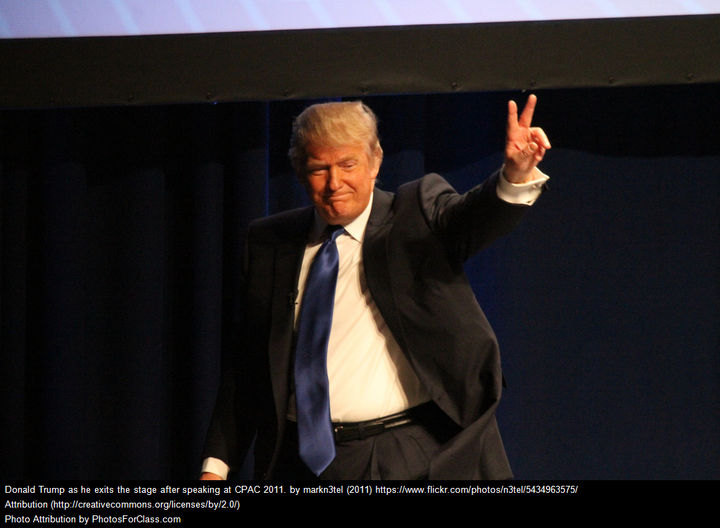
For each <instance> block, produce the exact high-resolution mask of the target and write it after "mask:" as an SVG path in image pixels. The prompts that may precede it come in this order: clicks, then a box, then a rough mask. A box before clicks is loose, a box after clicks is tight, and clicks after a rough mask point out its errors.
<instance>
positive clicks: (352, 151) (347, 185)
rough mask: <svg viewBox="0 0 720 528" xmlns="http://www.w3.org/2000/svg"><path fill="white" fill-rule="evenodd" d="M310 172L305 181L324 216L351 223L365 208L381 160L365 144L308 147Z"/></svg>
mask: <svg viewBox="0 0 720 528" xmlns="http://www.w3.org/2000/svg"><path fill="white" fill-rule="evenodd" d="M307 156H308V158H307V164H306V173H305V176H304V178H303V177H301V181H302V182H303V185H304V187H305V190H307V193H308V196H310V199H311V200H312V202H313V204H315V208H316V209H317V211H318V213H320V216H322V217H323V219H324V220H325V221H326V222H327V223H328V224H331V225H337V224H347V223H349V222H351V221H353V220H355V218H357V217H358V216H360V214H361V213H362V212H363V211H364V210H365V207H367V204H368V202H369V201H370V195H371V194H372V191H373V187H374V186H375V178H376V177H377V174H378V171H379V170H380V163H379V162H378V161H377V160H375V159H372V158H370V156H368V153H367V149H366V148H365V146H364V145H353V146H347V147H339V148H334V147H325V146H315V145H311V146H310V147H309V148H308V149H307Z"/></svg>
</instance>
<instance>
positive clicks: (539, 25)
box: [0, 15, 720, 108]
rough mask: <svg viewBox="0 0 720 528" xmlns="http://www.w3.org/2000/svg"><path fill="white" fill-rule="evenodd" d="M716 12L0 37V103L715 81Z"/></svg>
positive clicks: (719, 39) (718, 76) (718, 72)
mask: <svg viewBox="0 0 720 528" xmlns="http://www.w3.org/2000/svg"><path fill="white" fill-rule="evenodd" d="M718 50H720V16H717V15H712V16H683V17H656V18H629V19H603V20H574V21H559V22H558V21H553V22H536V23H535V22H532V23H528V22H522V23H507V24H468V25H447V26H406V27H382V28H356V29H332V30H307V31H277V32H250V33H216V34H193V35H162V36H142V37H97V38H93V37H90V38H62V39H10V40H1V41H0V65H1V67H2V76H1V77H0V106H2V107H6V108H8V107H48V106H87V105H123V104H161V103H190V102H201V101H238V100H268V99H269V100H273V99H285V98H314V97H329V96H356V95H357V96H361V95H372V94H392V93H427V92H435V93H442V92H453V91H479V90H506V89H540V88H562V87H591V86H612V85H617V86H621V85H622V86H629V85H649V84H682V83H707V82H719V81H720V60H719V59H718Z"/></svg>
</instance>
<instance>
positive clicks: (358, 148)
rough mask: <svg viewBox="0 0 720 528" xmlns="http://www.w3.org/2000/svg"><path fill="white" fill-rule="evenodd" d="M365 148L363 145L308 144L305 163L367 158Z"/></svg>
mask: <svg viewBox="0 0 720 528" xmlns="http://www.w3.org/2000/svg"><path fill="white" fill-rule="evenodd" d="M367 157H368V154H367V149H366V148H365V146H363V145H359V144H358V145H342V146H331V145H317V144H315V145H310V146H309V147H308V148H307V163H314V162H323V163H334V162H338V161H343V160H348V159H358V160H359V159H367Z"/></svg>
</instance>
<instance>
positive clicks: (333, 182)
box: [327, 166, 341, 192]
mask: <svg viewBox="0 0 720 528" xmlns="http://www.w3.org/2000/svg"><path fill="white" fill-rule="evenodd" d="M340 186H341V183H340V171H339V170H338V168H337V167H332V166H331V167H330V170H328V177H327V189H328V190H329V191H333V192H334V191H337V190H338V189H340Z"/></svg>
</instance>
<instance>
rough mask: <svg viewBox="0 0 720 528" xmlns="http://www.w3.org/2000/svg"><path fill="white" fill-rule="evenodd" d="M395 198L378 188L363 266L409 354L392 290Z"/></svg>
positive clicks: (387, 319)
mask: <svg viewBox="0 0 720 528" xmlns="http://www.w3.org/2000/svg"><path fill="white" fill-rule="evenodd" d="M393 199H394V195H393V194H392V193H389V192H386V191H381V190H378V189H375V194H374V198H373V206H372V211H371V212H370V219H369V220H368V224H367V228H366V229H365V239H364V240H363V266H364V268H365V280H366V281H367V285H368V289H369V290H370V295H372V298H373V300H374V301H375V304H376V305H377V307H378V310H380V313H381V314H382V316H383V319H385V323H386V324H387V325H388V328H390V331H391V332H392V334H393V337H395V340H396V341H397V342H398V344H399V345H400V348H401V349H402V351H403V352H404V353H405V355H407V346H406V341H405V336H404V334H403V332H402V327H401V325H400V318H399V316H398V310H397V306H396V304H395V296H394V292H393V289H392V280H391V274H390V262H389V252H388V241H389V239H390V231H391V230H392V227H393V221H394V214H393V210H392V204H393Z"/></svg>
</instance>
